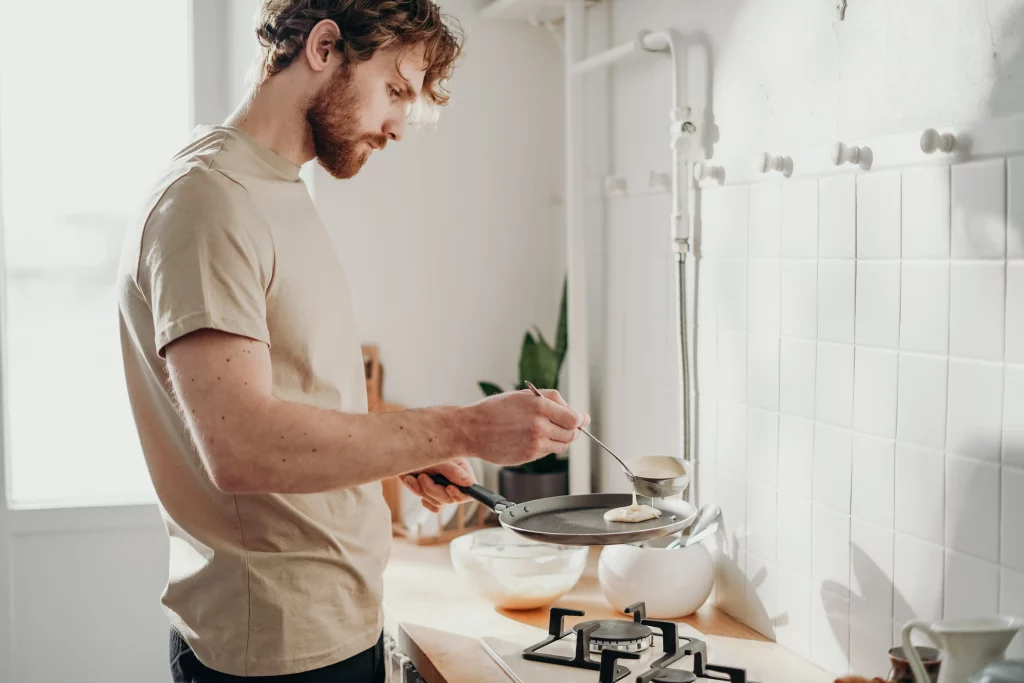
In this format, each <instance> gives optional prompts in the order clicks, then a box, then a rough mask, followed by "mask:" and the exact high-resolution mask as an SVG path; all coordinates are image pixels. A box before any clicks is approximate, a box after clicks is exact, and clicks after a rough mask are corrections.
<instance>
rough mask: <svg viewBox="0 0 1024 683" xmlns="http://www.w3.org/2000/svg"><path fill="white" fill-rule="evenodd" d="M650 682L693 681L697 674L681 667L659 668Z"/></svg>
mask: <svg viewBox="0 0 1024 683" xmlns="http://www.w3.org/2000/svg"><path fill="white" fill-rule="evenodd" d="M650 680H651V683H694V681H696V680H697V676H696V675H694V674H692V673H690V672H689V671H683V670H682V669H659V670H658V671H657V672H656V673H655V675H654V678H652V679H650Z"/></svg>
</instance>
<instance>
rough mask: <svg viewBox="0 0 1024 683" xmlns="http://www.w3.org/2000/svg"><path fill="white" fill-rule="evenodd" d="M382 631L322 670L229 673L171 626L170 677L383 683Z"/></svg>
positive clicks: (193, 681)
mask: <svg viewBox="0 0 1024 683" xmlns="http://www.w3.org/2000/svg"><path fill="white" fill-rule="evenodd" d="M384 676H385V663H384V634H383V633H382V634H381V636H380V638H379V639H378V640H377V644H376V645H374V646H373V647H371V648H369V649H368V650H363V651H362V652H360V653H359V654H357V655H354V656H352V657H349V658H348V659H346V660H344V661H342V662H338V663H337V664H331V665H330V666H325V667H323V668H322V669H314V670H312V671H303V672H302V673H297V674H287V675H285V676H250V677H242V676H232V675H230V674H223V673H220V672H219V671H214V670H213V669H210V668H209V667H206V666H204V665H203V664H202V662H200V661H199V660H198V659H197V658H196V655H195V653H194V652H192V648H190V647H189V646H188V643H186V642H185V639H184V638H182V637H181V634H179V633H178V631H177V630H176V629H174V628H171V679H172V680H173V681H174V683H231V682H232V681H258V682H261V683H384Z"/></svg>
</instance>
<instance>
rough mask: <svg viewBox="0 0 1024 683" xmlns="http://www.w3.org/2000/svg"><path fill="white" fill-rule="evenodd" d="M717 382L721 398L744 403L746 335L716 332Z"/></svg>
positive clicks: (745, 387)
mask: <svg viewBox="0 0 1024 683" xmlns="http://www.w3.org/2000/svg"><path fill="white" fill-rule="evenodd" d="M718 381H719V382H720V386H721V389H720V392H719V393H720V394H721V396H722V397H723V398H727V399H731V400H733V401H744V400H746V398H747V334H746V332H737V331H735V330H719V331H718Z"/></svg>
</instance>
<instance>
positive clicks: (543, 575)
mask: <svg viewBox="0 0 1024 683" xmlns="http://www.w3.org/2000/svg"><path fill="white" fill-rule="evenodd" d="M450 554H451V559H452V565H453V566H454V567H455V571H456V573H457V574H458V575H459V576H460V577H462V578H463V579H464V580H465V581H466V582H467V583H468V584H469V585H470V586H471V587H472V588H473V590H474V591H475V592H476V593H478V594H479V595H482V596H483V597H484V598H486V599H487V600H488V601H490V602H492V603H493V604H494V605H495V606H496V607H502V608H505V609H536V608H538V607H544V606H545V605H549V604H551V603H552V602H554V601H555V600H557V599H558V598H560V597H562V596H563V595H565V594H566V593H568V592H569V591H570V590H572V588H573V586H575V585H576V582H577V581H579V580H580V576H582V575H583V569H584V568H585V567H586V564H587V548H586V547H583V546H568V545H553V544H550V543H538V542H536V541H531V540H529V539H526V538H523V537H522V536H518V535H516V534H514V533H512V532H511V531H508V530H506V529H505V528H503V527H493V528H487V529H481V530H479V531H474V532H471V533H468V534H465V535H463V536H459V537H457V538H455V539H453V540H452V542H451V544H450Z"/></svg>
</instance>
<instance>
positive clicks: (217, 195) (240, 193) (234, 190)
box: [138, 171, 274, 357]
mask: <svg viewBox="0 0 1024 683" xmlns="http://www.w3.org/2000/svg"><path fill="white" fill-rule="evenodd" d="M273 266H274V245H273V238H272V236H271V234H270V227H269V226H268V225H267V223H266V221H265V220H264V219H263V218H262V216H260V214H259V212H258V211H257V210H256V207H255V206H254V205H253V203H252V201H251V199H249V196H248V194H247V193H246V191H245V190H244V189H242V188H241V187H239V186H237V185H235V184H234V183H232V182H231V181H229V180H227V179H226V178H223V176H220V174H218V173H216V172H210V171H205V172H201V171H193V172H190V173H189V174H187V175H186V176H184V177H183V178H181V179H179V180H178V181H176V182H175V183H174V184H173V185H172V186H171V187H170V188H168V191H167V192H166V193H165V194H164V196H163V197H162V198H161V200H160V202H158V204H157V206H156V207H155V208H154V210H153V212H152V213H151V214H150V217H149V219H148V220H147V222H146V227H145V230H144V231H143V237H142V245H141V251H140V258H139V269H138V282H139V288H140V290H141V291H142V293H143V296H145V298H146V300H147V301H148V302H149V305H150V308H151V309H152V312H153V330H154V334H155V339H154V341H155V344H156V350H157V353H158V354H159V355H160V357H163V356H164V349H165V348H166V346H167V345H168V344H170V343H171V342H172V341H174V340H175V339H178V338H180V337H183V336H185V335H187V334H189V333H190V332H195V331H196V330H200V329H213V330H219V331H221V332H227V333H230V334H236V335H240V336H245V337H249V338H252V339H256V340H259V341H262V342H265V343H266V344H268V345H269V344H270V332H269V331H268V329H267V299H266V292H267V288H268V287H269V286H270V279H271V277H272V275H273Z"/></svg>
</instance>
